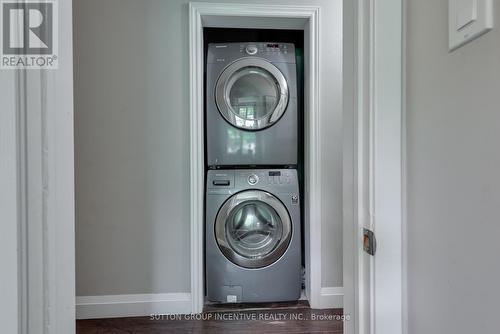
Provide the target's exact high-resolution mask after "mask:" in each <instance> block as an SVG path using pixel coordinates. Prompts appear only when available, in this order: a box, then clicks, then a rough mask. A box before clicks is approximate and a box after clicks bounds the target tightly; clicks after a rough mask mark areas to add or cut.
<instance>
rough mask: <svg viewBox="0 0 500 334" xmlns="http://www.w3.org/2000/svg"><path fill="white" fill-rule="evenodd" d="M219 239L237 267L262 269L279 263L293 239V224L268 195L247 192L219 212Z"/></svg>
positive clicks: (237, 195) (278, 204)
mask: <svg viewBox="0 0 500 334" xmlns="http://www.w3.org/2000/svg"><path fill="white" fill-rule="evenodd" d="M215 237H216V239H217V244H218V245H219V248H220V250H221V251H222V253H223V254H224V255H225V256H226V258H228V259H229V260H230V261H231V262H233V263H234V264H236V265H238V266H241V267H245V268H262V267H266V266H268V265H270V264H272V263H274V262H276V261H277V260H278V259H279V258H280V257H281V256H282V255H283V254H284V253H285V252H286V250H287V248H288V245H289V244H290V240H291V238H292V222H291V219H290V215H289V214H288V211H287V209H286V207H285V206H284V205H283V203H282V202H281V201H280V200H279V199H277V198H276V197H274V196H273V195H271V194H270V193H268V192H265V191H260V190H248V191H243V192H240V193H238V194H235V195H233V196H232V197H230V198H229V199H228V200H227V201H226V202H225V203H224V205H223V206H222V207H221V209H220V210H219V213H218V214H217V218H216V221H215Z"/></svg>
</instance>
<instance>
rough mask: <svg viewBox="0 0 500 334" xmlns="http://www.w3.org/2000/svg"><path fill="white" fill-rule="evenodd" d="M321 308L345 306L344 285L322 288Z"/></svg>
mask: <svg viewBox="0 0 500 334" xmlns="http://www.w3.org/2000/svg"><path fill="white" fill-rule="evenodd" d="M319 305H320V308H322V309H323V308H343V307H344V288H343V287H324V288H321V294H320V301H319Z"/></svg>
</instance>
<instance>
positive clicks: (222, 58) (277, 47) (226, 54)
mask: <svg viewBox="0 0 500 334" xmlns="http://www.w3.org/2000/svg"><path fill="white" fill-rule="evenodd" d="M245 56H246V57H260V58H264V59H266V60H268V61H270V62H280V63H292V64H295V46H294V45H293V44H292V43H274V42H245V43H210V44H208V52H207V63H208V64H216V63H225V64H229V63H231V62H233V61H234V60H236V59H241V57H245Z"/></svg>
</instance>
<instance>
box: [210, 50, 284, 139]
mask: <svg viewBox="0 0 500 334" xmlns="http://www.w3.org/2000/svg"><path fill="white" fill-rule="evenodd" d="M288 97H289V96H288V85H287V82H286V80H285V77H284V76H283V74H282V73H281V72H280V71H279V70H278V68H276V66H274V65H273V64H271V63H270V62H268V61H267V60H264V59H260V58H243V59H240V60H238V61H235V62H233V63H232V64H230V65H229V66H228V67H226V69H225V70H224V71H223V72H222V74H221V75H220V77H219V79H218V81H217V85H216V88H215V99H216V103H217V108H218V109H219V112H220V113H221V115H222V116H223V117H224V118H225V119H226V120H227V121H228V122H229V123H231V124H232V125H233V126H235V127H237V128H240V129H244V130H261V129H265V128H267V127H269V126H271V125H273V124H275V123H276V122H277V121H278V120H279V119H280V118H281V116H283V114H284V113H285V111H286V107H287V104H288Z"/></svg>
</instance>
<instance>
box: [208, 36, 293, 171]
mask: <svg viewBox="0 0 500 334" xmlns="http://www.w3.org/2000/svg"><path fill="white" fill-rule="evenodd" d="M206 73H207V76H206V85H207V86H206V142H207V164H208V165H209V166H243V165H254V166H272V165H281V166H285V165H288V166H290V165H295V164H297V148H298V134H297V133H298V112H297V69H296V64H295V48H294V45H293V44H290V43H224V44H209V45H208V53H207V68H206Z"/></svg>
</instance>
